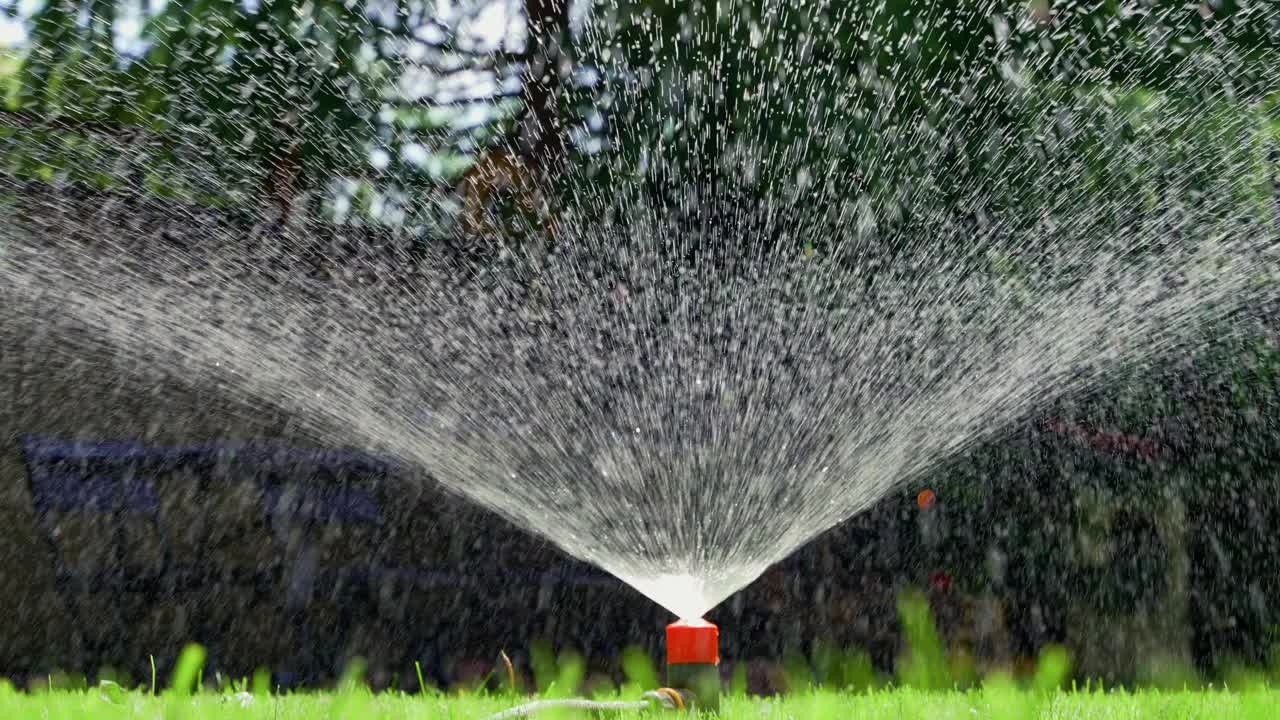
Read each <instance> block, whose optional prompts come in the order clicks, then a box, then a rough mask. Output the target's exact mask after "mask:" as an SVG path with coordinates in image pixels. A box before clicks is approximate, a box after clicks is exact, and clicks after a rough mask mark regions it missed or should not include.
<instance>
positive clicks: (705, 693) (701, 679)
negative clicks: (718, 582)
mask: <svg viewBox="0 0 1280 720" xmlns="http://www.w3.org/2000/svg"><path fill="white" fill-rule="evenodd" d="M667 683H668V684H669V685H670V686H671V687H672V688H675V689H676V690H677V691H678V692H679V693H680V694H681V695H682V696H687V697H688V698H689V701H690V702H691V703H694V704H697V705H698V706H700V707H702V708H705V709H708V710H714V709H716V708H717V707H719V704H720V628H718V627H716V626H715V625H713V624H712V623H709V622H707V621H706V620H680V621H679V622H673V623H671V624H670V625H668V626H667Z"/></svg>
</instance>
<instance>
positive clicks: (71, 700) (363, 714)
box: [0, 683, 1280, 720]
mask: <svg viewBox="0 0 1280 720" xmlns="http://www.w3.org/2000/svg"><path fill="white" fill-rule="evenodd" d="M628 699H634V698H628ZM521 701H522V698H516V697H512V696H506V697H504V696H501V695H468V694H434V695H433V694H428V695H406V694H401V693H371V692H369V691H367V690H363V689H359V688H356V689H350V690H347V691H335V692H327V693H302V694H295V695H267V694H258V695H255V694H252V693H249V692H225V693H216V694H215V693H198V694H195V695H182V694H178V693H174V692H166V693H161V694H158V695H152V694H151V693H150V692H146V691H125V690H122V689H120V688H113V687H105V688H102V687H100V688H92V689H89V690H80V691H59V692H47V693H35V694H27V693H21V692H16V691H13V690H10V689H6V690H3V691H0V717H4V718H46V719H54V720H56V719H60V718H67V719H68V720H70V719H71V718H77V719H79V718H83V719H84V720H108V719H115V718H130V719H142V718H157V719H159V718H165V719H166V720H172V719H174V718H179V719H180V718H190V719H191V720H203V719H208V720H221V719H224V718H225V719H226V720H233V719H235V720H242V719H243V720H249V719H261V720H295V719H296V720H304V719H305V720H311V719H312V718H317V719H318V718H361V719H363V718H369V719H371V720H381V719H383V718H385V719H387V720H391V719H392V718H395V719H404V720H413V719H418V718H421V719H424V720H425V719H435V718H440V719H444V718H448V719H449V720H466V719H469V718H476V719H482V718H485V717H487V716H489V715H491V714H493V713H496V712H499V711H501V710H504V709H507V708H510V707H512V706H514V705H516V704H519V702H521ZM1277 707H1280V691H1277V690H1271V689H1266V688H1263V687H1256V688H1251V689H1245V690H1241V691H1228V690H1195V691H1190V690H1188V691H1173V692H1170V691H1139V692H1125V691H1097V690H1096V691H1083V690H1081V691H1075V692H1072V691H1054V692H1048V693H1045V692H1039V691H1034V690H1026V689H1018V688H1014V687H1012V686H1008V685H1002V684H1000V683H995V684H987V685H985V686H983V687H981V688H976V689H972V690H968V691H964V692H958V691H926V690H915V689H881V690H870V691H867V692H862V693H848V692H835V691H814V692H804V693H798V694H793V695H789V696H785V697H778V698H758V697H748V696H745V695H732V696H728V697H725V698H724V700H723V702H722V707H721V712H720V716H721V717H725V718H751V719H752V720H773V719H777V720H793V719H797V718H885V719H886V720H888V719H889V718H893V719H894V720H911V719H914V718H920V719H921V720H935V719H945V718H957V719H959V718H964V719H966V720H973V719H974V718H993V719H996V720H1006V719H1007V720H1015V719H1020V718H1046V719H1049V718H1053V719H1061V720H1067V719H1071V718H1099V719H1105V718H1135V719H1136V718H1153V719H1154V718H1170V719H1171V718H1239V719H1241V720H1263V719H1264V718H1275V717H1277V709H1276V708H1277ZM659 714H664V715H665V713H659V712H633V713H628V714H625V715H624V714H619V713H612V714H608V715H607V716H609V717H637V718H638V717H653V716H657V715H659ZM603 716H606V715H601V717H603ZM537 717H548V718H554V719H556V720H567V718H579V717H584V718H585V717H588V715H586V714H583V713H572V714H571V713H565V712H556V713H542V714H540V715H538V716H537Z"/></svg>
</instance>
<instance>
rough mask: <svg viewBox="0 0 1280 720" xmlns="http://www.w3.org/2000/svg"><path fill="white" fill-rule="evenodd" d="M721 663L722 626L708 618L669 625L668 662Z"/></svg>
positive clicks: (675, 663)
mask: <svg viewBox="0 0 1280 720" xmlns="http://www.w3.org/2000/svg"><path fill="white" fill-rule="evenodd" d="M692 663H702V664H710V665H718V664H720V628H718V627H716V626H715V625H713V624H711V623H709V622H707V621H706V620H681V621H679V622H673V623H671V624H670V625H668V626H667V664H668V665H688V664H692Z"/></svg>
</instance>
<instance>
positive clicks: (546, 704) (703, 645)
mask: <svg viewBox="0 0 1280 720" xmlns="http://www.w3.org/2000/svg"><path fill="white" fill-rule="evenodd" d="M667 685H669V687H663V688H657V689H655V690H649V691H647V692H645V693H644V694H643V695H641V699H640V700H635V701H627V700H618V701H599V700H588V699H585V698H556V699H548V700H535V701H534V702H530V703H526V704H524V705H520V706H517V707H513V708H510V709H509V710H503V711H502V712H500V713H497V714H495V715H490V716H489V717H488V719H487V720H515V718H523V717H527V716H529V715H533V714H534V713H537V712H541V711H543V710H554V709H574V710H588V711H595V712H610V713H616V712H621V711H626V710H652V709H655V708H662V709H666V710H689V711H693V712H697V711H700V710H712V711H715V710H719V709H720V628H718V627H716V626H715V625H713V624H711V623H709V622H707V621H706V620H681V621H679V622H673V623H671V624H670V625H668V626H667Z"/></svg>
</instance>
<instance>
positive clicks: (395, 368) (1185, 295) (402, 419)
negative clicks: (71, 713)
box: [0, 2, 1280, 618]
mask: <svg viewBox="0 0 1280 720" xmlns="http://www.w3.org/2000/svg"><path fill="white" fill-rule="evenodd" d="M945 6H947V4H946V3H940V4H938V5H937V6H930V7H929V11H928V12H922V13H921V15H920V18H919V21H918V23H917V25H918V27H916V28H914V29H905V30H904V29H903V28H897V27H888V28H886V27H884V26H883V25H881V24H880V10H882V9H883V8H881V9H880V10H877V9H876V8H875V7H872V8H864V9H861V10H860V9H858V8H854V7H845V6H844V5H843V4H839V3H820V4H819V7H817V8H805V9H803V10H802V9H797V8H789V7H788V6H787V5H786V4H785V3H772V2H769V3H764V4H763V5H762V14H761V15H760V16H759V17H756V16H752V15H750V14H735V13H729V14H727V15H725V14H721V13H723V10H721V11H715V12H713V11H707V14H706V15H705V16H700V15H697V14H695V15H693V16H689V17H685V18H682V19H681V20H680V23H679V26H680V27H681V28H683V29H684V35H680V36H678V38H677V42H679V41H680V40H681V39H682V40H683V42H685V43H686V44H687V47H686V48H685V49H686V50H687V51H688V52H691V53H693V54H694V56H695V60H694V61H693V62H692V63H691V64H690V65H684V66H682V65H673V66H670V67H666V66H662V65H655V66H654V67H647V68H646V67H636V66H634V65H627V64H626V63H622V62H611V61H609V60H608V59H607V56H608V50H609V49H610V48H611V47H615V43H616V42H618V38H619V37H620V36H619V35H618V34H616V33H610V32H607V31H606V30H607V27H605V29H600V28H599V27H597V28H596V29H588V30H587V31H586V32H585V34H584V38H583V40H582V43H583V45H584V46H585V47H587V48H589V50H590V52H594V53H595V55H596V56H598V57H605V58H606V59H605V60H601V62H600V64H601V67H603V68H604V69H605V71H602V72H604V74H605V75H607V76H608V77H609V78H611V80H610V82H609V85H608V87H609V93H610V94H611V100H610V102H611V107H612V108H613V114H612V115H611V116H610V122H611V125H610V126H609V128H608V129H607V130H606V131H604V132H603V133H602V136H601V138H598V139H600V142H601V145H600V147H594V154H591V153H588V152H587V151H586V150H583V151H582V152H583V153H584V155H585V157H584V158H581V159H580V160H574V161H571V162H569V163H567V164H565V165H563V166H556V168H557V171H558V172H559V173H560V174H559V175H557V176H555V177H543V178H542V180H543V182H544V184H543V185H542V189H543V191H544V194H545V195H546V196H548V197H554V198H555V200H552V201H550V202H551V206H552V207H551V213H552V214H551V216H550V217H552V218H553V219H552V220H551V221H547V219H546V218H545V217H544V218H542V219H540V220H530V219H528V218H521V217H517V218H516V219H515V220H514V221H512V222H511V223H509V224H508V225H507V229H506V230H505V231H497V230H496V229H495V230H493V233H496V236H492V235H491V237H489V238H487V240H489V241H491V242H492V245H491V252H490V254H489V257H488V258H487V259H485V260H484V261H482V262H480V263H479V264H478V266H475V267H469V269H468V271H467V272H462V271H460V270H459V269H458V266H457V265H456V264H455V263H452V262H446V258H444V257H443V255H444V251H442V250H439V249H437V248H431V247H429V248H428V249H427V250H425V251H421V252H418V253H416V254H415V253H412V252H410V251H409V250H407V249H406V248H405V247H404V246H402V245H398V244H397V243H396V242H394V241H393V240H390V239H388V237H389V236H388V235H385V234H382V235H380V234H378V233H375V232H372V231H370V230H368V229H367V228H363V227H353V226H347V227H341V226H334V225H331V224H328V223H325V222H322V221H320V220H310V219H304V220H302V221H297V222H295V223H294V224H284V225H281V224H277V223H271V222H267V221H265V220H264V219H263V218H262V217H259V216H256V215H255V214H254V213H249V214H248V215H247V216H245V215H240V216H237V215H236V214H235V213H233V212H231V211H228V210H226V209H216V208H210V207H197V206H195V205H194V204H190V203H186V204H184V203H182V202H179V201H177V200H173V199H165V198H160V197H155V196H152V195H148V194H147V193H146V192H144V190H145V189H144V188H142V187H138V186H130V187H127V188H125V189H123V190H122V189H118V188H117V189H112V190H107V191H86V190H77V189H75V188H72V187H70V186H68V185H65V184H58V183H57V182H54V183H52V184H51V183H49V182H47V181H40V180H26V179H21V178H19V177H18V176H16V175H14V174H5V175H2V176H0V183H3V185H0V188H3V190H4V192H5V193H6V194H7V196H8V197H9V200H8V203H9V204H8V206H7V209H6V210H5V215H6V223H5V225H4V227H3V229H0V248H3V252H4V255H3V260H2V262H0V278H2V279H3V287H4V289H3V291H2V292H3V295H2V297H3V300H4V310H3V311H0V323H12V324H14V325H15V326H16V325H17V324H18V323H27V322H30V320H31V318H32V317H39V318H41V319H42V323H43V324H44V326H45V331H47V332H71V331H73V330H77V329H78V330H79V331H81V332H82V337H84V341H85V342H87V343H89V342H92V343H101V344H103V345H104V346H110V347H111V348H112V351H113V352H116V353H119V354H121V355H122V356H125V357H128V358H132V359H136V360H137V361H138V362H145V363H157V364H162V365H164V366H165V367H168V368H171V369H172V371H174V372H178V373H190V374H199V375H201V376H207V377H208V381H209V382H210V383H216V384H218V385H219V386H220V387H222V388H224V389H225V390H226V391H227V392H228V393H235V394H239V395H244V396H249V397H254V398H261V399H264V400H267V401H270V402H273V403H277V404H282V405H285V406H287V407H290V408H292V409H294V410H297V411H299V412H300V413H301V414H302V416H303V417H304V418H307V419H309V420H310V421H311V422H312V423H313V426H314V430H315V432H316V433H317V435H319V436H321V437H323V438H324V439H327V440H330V441H334V442H342V443H350V444H359V445H366V446H371V447H376V448H378V449H380V450H383V451H385V452H389V453H391V454H394V455H395V456H397V457H399V458H401V459H403V460H405V461H408V462H411V463H415V464H418V465H420V466H422V467H423V468H426V469H428V470H429V471H430V472H431V473H432V474H434V475H435V476H436V477H438V478H439V479H440V480H441V481H442V482H444V483H445V484H446V485H447V486H449V487H450V488H452V489H454V490H456V491H457V492H459V493H462V494H464V495H466V496H467V497H469V498H471V499H473V500H475V501H477V502H480V503H483V504H485V505H486V506H488V507H491V508H493V509H494V510H496V511H498V512H500V513H503V514H504V515H506V516H508V517H510V518H513V519H514V520H516V521H517V522H519V523H520V524H522V525H523V526H525V527H528V528H530V529H531V530H533V531H536V532H538V533H540V534H542V535H545V536H546V537H548V538H550V539H551V540H552V541H554V542H555V543H556V544H558V545H559V546H561V547H562V548H564V549H565V550H567V551H568V552H570V553H573V554H574V555H577V556H579V557H582V558H584V559H587V560H589V561H591V562H593V563H596V564H598V565H600V566H601V567H604V568H605V569H607V570H609V571H610V572H612V573H614V574H616V575H617V576H618V577H620V578H622V579H623V580H625V581H626V582H628V583H630V584H631V585H633V586H634V587H635V588H637V589H638V590H639V591H641V592H643V593H644V594H646V595H647V596H649V597H651V598H652V599H654V600H655V601H656V602H658V603H660V604H662V605H664V606H666V607H667V608H669V609H670V610H671V611H672V612H673V613H675V614H676V615H678V616H680V617H685V618H696V617H700V616H701V615H702V614H703V613H705V612H706V611H707V610H708V609H710V608H711V607H713V606H714V605H716V604H717V603H718V602H720V601H721V600H723V599H724V598H725V597H727V596H728V595H729V594H731V593H732V592H734V591H735V590H737V589H738V588H740V587H742V586H744V585H745V584H747V583H749V582H750V581H751V580H753V579H754V578H755V577H757V576H758V575H759V574H760V573H761V572H762V571H763V570H764V569H765V568H766V567H768V566H769V565H770V564H772V563H774V562H776V561H777V560H779V559H781V558H782V557H784V556H785V555H787V554H788V553H790V552H791V551H792V550H793V549H795V548H796V547H798V546H799V545H800V544H802V543H804V542H805V541H806V540H808V539H810V538H812V537H813V536H814V535H816V534H817V533H819V532H821V531H822V530H824V529H826V528H829V527H831V526H832V525H834V524H836V523H838V522H840V521H841V520H842V519H844V518H846V517H848V516H849V515H851V514H853V513H855V512H857V511H858V510H860V509H861V508H864V507H866V506H867V505H868V504H870V503H872V502H873V501H875V500H876V499H878V498H879V497H881V496H883V494H884V493H886V492H888V491H889V490H890V489H891V488H893V487H894V485H895V484H897V483H901V482H903V481H905V480H907V479H909V478H912V477H914V476H917V475H919V474H920V473H922V472H924V471H926V470H928V469H929V468H930V467H931V466H933V465H935V464H936V463H937V462H938V461H940V460H941V459H943V458H945V457H947V456H948V455H950V454H953V453H955V452H957V451H959V450H962V449H963V448H964V447H966V446H967V445H969V444H971V443H973V442H975V441H976V440H978V439H980V438H982V437H984V436H985V435H987V434H989V433H992V432H996V431H998V430H999V428H1000V427H1001V425H1002V423H1005V422H1007V421H1009V420H1010V419H1012V418H1014V417H1017V416H1019V415H1022V414H1025V413H1027V412H1029V411H1030V410H1031V409H1033V408H1034V407H1035V406H1036V404H1037V403H1038V402H1040V401H1043V400H1045V399H1047V398H1050V397H1054V396H1057V395H1061V394H1063V393H1066V392H1071V391H1076V390H1080V389H1084V388H1087V387H1088V386H1089V385H1090V383H1091V382H1092V381H1094V380H1096V379H1097V378H1098V377H1099V376H1100V375H1101V374H1103V373H1106V372H1107V371H1108V368H1110V367H1114V366H1115V365H1116V364H1119V363H1140V362H1143V361H1145V360H1146V359H1148V358H1150V357H1152V356H1153V355H1156V354H1164V353H1172V352H1193V351H1194V349H1195V347H1196V344H1197V340H1196V338H1197V337H1198V332H1199V331H1200V330H1201V329H1202V328H1204V327H1205V326H1206V325H1207V324H1210V323H1218V322H1220V321H1224V320H1228V319H1229V318H1230V316H1231V314H1232V313H1233V312H1234V311H1235V310H1237V309H1239V308H1241V307H1244V306H1247V305H1249V304H1251V303H1255V302H1258V301H1260V300H1262V299H1265V298H1271V297H1274V296H1275V295H1276V288H1277V285H1276V282H1277V274H1276V271H1277V268H1278V267H1280V257H1277V241H1278V240H1280V237H1278V236H1277V232H1278V225H1277V221H1278V219H1280V218H1278V217H1277V211H1276V208H1275V205H1274V204H1273V201H1274V198H1273V196H1272V195H1271V192H1272V190H1271V187H1270V183H1271V175H1270V173H1271V172H1274V170H1275V168H1274V167H1272V166H1270V165H1268V161H1267V159H1266V158H1267V152H1268V151H1269V148H1270V147H1271V145H1270V143H1276V142H1280V137H1277V131H1276V125H1275V122H1276V121H1275V118H1274V117H1273V114H1274V106H1273V105H1269V104H1268V103H1274V99H1272V98H1269V96H1268V92H1269V91H1273V90H1274V88H1276V87H1280V84H1278V83H1277V81H1278V80H1280V76H1277V74H1276V72H1277V68H1280V63H1271V64H1270V65H1269V67H1270V70H1267V69H1265V68H1267V67H1268V65H1267V64H1266V63H1261V64H1258V63H1257V62H1256V58H1250V59H1249V61H1250V63H1251V64H1250V65H1249V67H1250V68H1253V69H1251V70H1250V71H1249V72H1250V73H1252V74H1251V75H1249V78H1251V79H1250V80H1249V82H1247V83H1246V82H1244V81H1242V80H1241V79H1240V78H1241V77H1243V76H1244V75H1247V73H1244V72H1243V71H1242V70H1241V68H1242V67H1244V65H1243V63H1244V62H1245V60H1246V58H1244V57H1243V56H1242V55H1241V54H1240V53H1239V52H1238V51H1237V50H1234V49H1232V48H1231V47H1227V46H1223V45H1215V44H1213V43H1210V44H1209V45H1208V46H1206V47H1203V48H1200V49H1197V50H1196V51H1195V52H1194V53H1189V54H1188V56H1187V57H1186V58H1184V59H1183V60H1182V61H1181V64H1180V65H1179V71H1178V72H1176V73H1174V74H1173V79H1172V80H1171V81H1170V87H1169V88H1166V90H1165V91H1164V92H1161V93H1157V94H1154V95H1152V94H1149V93H1145V92H1139V90H1140V88H1139V87H1137V86H1136V85H1133V84H1130V83H1129V82H1128V81H1117V80H1114V79H1111V78H1107V77H1105V76H1104V75H1102V74H1099V75H1098V77H1095V78H1091V80H1090V82H1088V83H1087V84H1079V83H1077V84H1076V85H1073V86H1072V87H1071V88H1066V87H1064V86H1063V85H1062V84H1061V83H1062V82H1063V81H1064V78H1066V77H1067V76H1068V75H1070V76H1071V77H1072V78H1076V79H1078V76H1079V75H1080V74H1081V73H1082V72H1084V71H1082V70H1081V69H1080V68H1079V67H1076V66H1073V65H1072V64H1071V63H1070V62H1068V60H1070V58H1064V55H1063V54H1061V53H1047V54H1046V55H1045V56H1044V57H1040V56H1037V55H1035V54H1034V53H1031V52H1028V51H1026V50H1025V48H1024V49H1023V50H1016V49H1015V47H1014V43H1013V42H1012V40H1010V36H1011V34H1012V33H1014V32H1015V31H1014V30H1011V29H1010V27H1009V23H1010V22H1014V23H1015V24H1016V22H1017V20H1016V18H1015V19H1014V20H1005V19H1002V18H1001V17H1000V16H998V15H995V14H994V12H988V15H990V16H991V19H992V20H993V21H994V22H993V28H994V29H993V30H992V33H991V35H990V39H991V44H990V45H989V46H984V47H982V48H979V49H978V50H977V51H976V52H975V53H974V54H973V56H972V57H969V59H968V60H965V61H964V62H960V61H958V60H957V61H955V66H954V67H953V68H950V69H947V70H946V71H945V72H939V71H937V70H936V68H933V67H932V66H931V65H930V63H931V62H934V61H936V58H934V57H932V56H929V55H927V54H923V53H922V51H921V50H920V47H919V46H920V45H921V44H922V43H923V42H925V41H926V40H928V39H929V38H930V37H932V36H933V34H936V33H942V34H945V32H946V30H947V28H948V27H949V23H951V22H952V19H950V18H949V15H948V13H946V12H944V10H945ZM992 7H993V8H994V7H995V6H992ZM987 10H989V11H990V10H991V8H988V9H987ZM752 18H754V19H752ZM800 18H810V19H811V21H812V22H814V23H815V24H813V25H812V26H810V27H808V28H807V29H805V30H804V31H802V32H800V33H799V35H796V34H795V33H793V32H790V30H789V28H792V27H794V23H795V22H797V21H798V19H800ZM813 18H818V19H820V20H821V22H818V21H816V20H812V19H813ZM1252 19H1253V20H1255V21H1258V22H1272V23H1274V20H1275V18H1274V12H1271V14H1268V11H1267V10H1265V9H1261V10H1258V11H1256V13H1255V14H1254V15H1253V18H1252ZM1026 22H1029V23H1032V24H1034V18H1032V19H1031V20H1027V21H1026ZM1001 23H1004V24H1001ZM656 24H657V25H659V26H661V24H662V23H661V22H660V21H658V22H657V23H656ZM1162 27H1163V28H1164V29H1165V30H1169V29H1170V28H1173V29H1174V30H1176V29H1177V25H1172V26H1169V25H1165V26H1162ZM820 28H828V29H830V30H832V31H833V32H834V31H839V32H840V33H842V34H848V35H849V36H852V37H862V38H864V39H863V41H862V42H860V43H856V44H854V45H853V46H850V47H853V49H852V50H849V51H848V54H847V55H839V54H835V55H833V54H832V51H831V48H830V47H827V46H826V45H824V43H823V42H822V41H821V40H822V38H821V37H820V36H819V34H818V30H819V29H820ZM1031 29H1034V28H1031ZM739 31H742V32H748V33H750V34H751V36H752V37H753V38H754V39H753V41H752V42H751V43H749V44H748V45H747V46H746V47H747V48H748V49H747V50H744V51H742V52H741V54H738V55H734V54H732V52H730V50H731V49H732V47H734V46H729V45H725V44H722V43H720V41H719V40H720V39H722V38H723V37H725V36H726V34H732V33H736V32H739ZM1028 32H1031V30H1028ZM797 38H798V41H797ZM649 39H650V40H651V41H652V43H653V45H654V47H655V48H662V47H663V43H664V42H671V40H670V39H669V38H668V39H666V40H664V39H663V35H662V33H661V32H660V31H655V32H654V34H653V36H652V37H650V38H649ZM1031 47H1032V49H1034V48H1035V47H1037V46H1035V45H1032V46H1031ZM750 48H756V50H752V49H750ZM760 48H764V49H768V50H769V52H767V53H766V52H765V51H764V50H761V49H760ZM655 52H658V51H656V50H655ZM674 52H675V54H676V55H680V53H681V50H680V49H677V50H675V51H674ZM1134 52H1136V53H1137V56H1136V58H1135V57H1131V56H1126V57H1125V58H1123V59H1122V60H1114V62H1115V63H1117V64H1122V62H1135V61H1141V60H1142V57H1143V56H1142V53H1143V52H1144V51H1143V50H1142V49H1141V48H1140V49H1139V50H1137V51H1134ZM699 53H703V54H699ZM877 53H887V54H888V59H887V60H886V59H885V58H884V57H881V58H880V63H879V65H873V64H871V63H870V62H869V61H868V60H867V58H871V57H874V56H875V55H876V54H877ZM659 54H661V53H659ZM1077 59H1078V58H1077ZM1108 62H1111V61H1108ZM1258 67H1262V68H1264V69H1263V70H1257V69H1256V68H1258ZM690 68H692V69H690ZM1090 69H1092V70H1099V69H1102V70H1105V69H1107V68H1106V67H1101V68H1099V67H1097V66H1096V65H1091V66H1089V67H1086V68H1085V70H1090ZM730 90H731V91H732V92H729V91H730ZM727 98H728V99H727ZM180 129H181V130H182V132H183V133H185V135H181V134H180V136H181V137H182V138H183V139H184V142H183V143H182V144H181V147H185V148H189V149H192V150H193V151H192V152H191V153H189V154H188V155H186V156H182V155H181V154H179V156H180V157H185V159H184V160H183V161H182V163H183V165H182V167H181V169H182V172H183V173H185V174H186V175H187V176H191V177H200V176H203V175H204V174H205V173H209V172H212V171H211V170H210V168H211V167H216V163H217V160H216V158H214V159H212V160H210V159H208V158H201V157H200V153H198V152H195V150H198V149H199V147H200V145H201V143H204V142H208V141H209V140H208V138H207V136H206V135H205V134H203V131H202V130H201V129H200V128H199V127H198V126H182V127H181V128H180ZM137 152H139V153H142V152H143V151H142V150H138V151H137ZM422 202H423V204H426V203H427V201H426V200H423V201H422ZM264 215H265V212H264ZM494 227H495V228H496V227H497V225H496V224H495V226H494ZM35 361H36V359H34V358H29V357H23V356H22V355H21V353H18V354H15V355H10V356H7V357H6V358H5V360H4V362H3V366H0V367H3V368H4V370H5V371H6V372H8V371H11V370H13V369H14V368H16V367H18V366H19V365H21V364H23V363H29V362H35Z"/></svg>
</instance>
